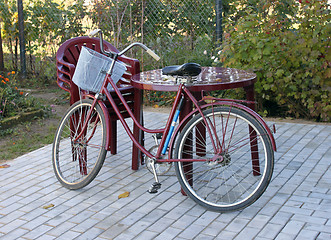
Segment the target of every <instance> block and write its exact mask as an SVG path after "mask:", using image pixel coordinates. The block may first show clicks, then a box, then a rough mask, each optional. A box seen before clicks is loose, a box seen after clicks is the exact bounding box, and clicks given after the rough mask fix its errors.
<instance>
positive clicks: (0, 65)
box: [0, 24, 5, 71]
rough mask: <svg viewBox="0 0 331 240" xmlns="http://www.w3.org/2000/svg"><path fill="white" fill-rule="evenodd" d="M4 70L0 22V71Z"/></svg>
mask: <svg viewBox="0 0 331 240" xmlns="http://www.w3.org/2000/svg"><path fill="white" fill-rule="evenodd" d="M4 70H5V65H4V60H3V50H2V38H1V24H0V71H4Z"/></svg>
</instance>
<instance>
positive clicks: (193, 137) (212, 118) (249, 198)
mask: <svg viewBox="0 0 331 240" xmlns="http://www.w3.org/2000/svg"><path fill="white" fill-rule="evenodd" d="M203 114H204V117H205V120H206V121H205V120H204V118H203V117H202V115H201V114H197V115H196V116H194V117H193V118H192V119H191V120H190V121H189V122H188V123H187V124H186V126H185V127H184V128H183V130H182V132H181V134H180V135H179V137H178V140H177V142H176V146H175V157H177V158H178V159H203V160H205V161H201V162H198V161H196V162H176V163H175V170H176V174H177V178H178V180H179V182H180V184H181V187H182V188H183V190H184V191H185V193H186V194H188V195H189V197H191V198H192V199H193V200H194V201H195V202H197V203H198V204H200V205H202V206H204V207H206V208H207V209H209V210H212V211H218V212H228V211H235V210H239V209H242V208H245V207H247V206H249V205H250V204H252V203H253V202H255V201H256V200H257V199H258V198H259V197H260V196H261V195H262V193H263V192H264V191H265V189H266V187H267V186H268V184H269V182H270V179H271V176H272V171H273V164H274V163H273V161H274V153H273V148H272V145H271V142H270V139H269V136H268V134H267V132H266V130H265V128H264V127H263V126H262V125H261V124H260V123H259V122H258V121H257V120H256V119H255V118H254V117H253V116H252V115H251V114H249V113H247V112H245V111H243V110H241V109H238V108H233V107H228V106H218V107H214V108H211V109H207V110H205V111H204V112H203ZM208 128H209V129H210V131H208Z"/></svg>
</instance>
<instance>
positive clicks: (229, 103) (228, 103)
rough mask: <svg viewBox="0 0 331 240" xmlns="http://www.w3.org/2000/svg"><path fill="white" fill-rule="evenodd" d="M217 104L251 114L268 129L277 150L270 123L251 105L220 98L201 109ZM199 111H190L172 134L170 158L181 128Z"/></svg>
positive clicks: (274, 148) (272, 143)
mask: <svg viewBox="0 0 331 240" xmlns="http://www.w3.org/2000/svg"><path fill="white" fill-rule="evenodd" d="M217 106H229V107H236V108H239V109H242V110H243V111H245V112H248V113H249V114H251V115H252V116H253V117H254V118H255V119H256V120H257V121H258V122H259V123H260V124H261V125H262V126H263V127H264V128H265V129H266V131H267V134H268V136H269V139H270V142H271V145H272V148H273V150H274V151H277V148H276V141H275V138H274V136H273V134H272V131H271V130H270V128H269V126H268V124H267V123H266V122H265V121H264V119H263V118H262V117H261V116H260V115H259V114H258V113H256V112H255V111H253V110H252V109H250V108H249V107H247V106H245V105H242V104H240V103H238V102H235V101H233V100H220V101H216V102H213V103H208V104H204V105H202V106H200V109H201V111H204V110H205V109H206V108H209V107H217ZM197 113H199V109H195V110H193V111H192V112H190V113H189V114H188V115H186V116H185V118H184V119H182V121H181V122H180V123H179V125H178V127H177V128H176V130H175V132H174V134H173V136H172V139H171V141H170V144H169V158H170V159H171V158H173V156H172V151H173V147H174V143H175V141H176V138H177V135H178V134H179V133H180V131H181V129H183V128H184V126H185V125H186V123H187V122H188V121H189V120H190V119H191V118H192V116H194V115H195V114H197Z"/></svg>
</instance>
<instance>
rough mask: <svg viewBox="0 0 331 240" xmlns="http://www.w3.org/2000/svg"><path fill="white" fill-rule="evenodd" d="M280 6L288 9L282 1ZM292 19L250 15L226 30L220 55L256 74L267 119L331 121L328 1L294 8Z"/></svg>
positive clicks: (230, 64) (227, 62)
mask: <svg viewBox="0 0 331 240" xmlns="http://www.w3.org/2000/svg"><path fill="white" fill-rule="evenodd" d="M275 4H282V3H281V2H276V3H275ZM294 4H295V6H292V7H295V8H296V9H297V13H296V14H295V15H294V16H292V18H287V19H285V18H282V17H281V16H280V15H278V14H273V12H272V7H270V11H269V14H268V15H267V16H266V15H262V14H256V13H253V11H249V12H248V14H247V15H245V16H244V17H241V18H240V19H239V20H238V21H236V22H231V24H229V25H228V27H227V28H226V29H225V34H224V42H223V44H222V47H221V51H220V52H219V53H220V55H219V58H220V61H221V62H222V63H223V64H224V66H227V67H236V68H245V69H252V70H255V71H256V73H257V76H258V82H257V84H256V87H255V89H256V92H257V95H258V96H257V99H258V101H259V104H260V106H261V108H260V110H262V111H263V112H264V113H265V115H269V116H270V115H279V114H282V115H283V116H292V117H297V118H299V117H303V118H306V119H314V120H316V121H331V105H330V99H331V93H330V92H331V82H330V77H331V68H330V67H331V52H330V50H331V44H330V36H331V35H330V33H331V26H330V22H329V19H330V18H329V16H330V11H329V9H328V5H327V1H326V0H323V1H319V0H310V1H301V0H300V1H299V2H297V3H294Z"/></svg>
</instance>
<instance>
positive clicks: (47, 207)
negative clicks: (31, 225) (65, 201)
mask: <svg viewBox="0 0 331 240" xmlns="http://www.w3.org/2000/svg"><path fill="white" fill-rule="evenodd" d="M52 207H54V204H52V203H51V204H49V205H46V206H43V209H49V208H52Z"/></svg>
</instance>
